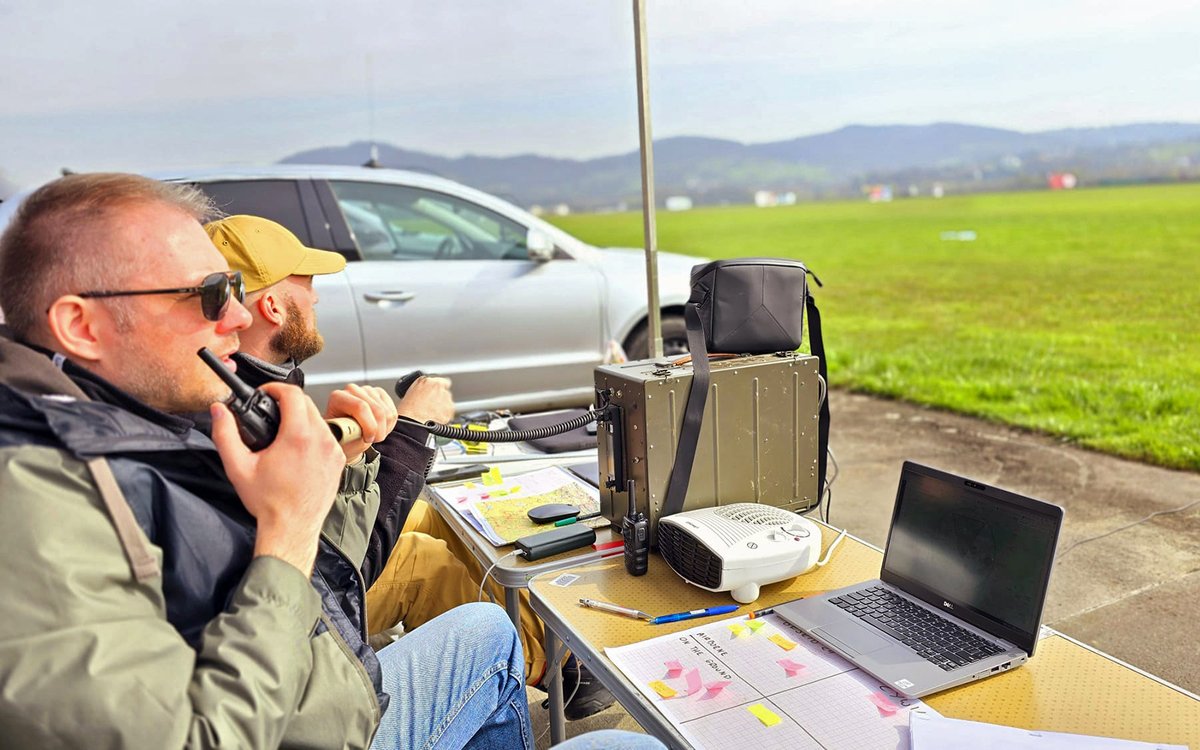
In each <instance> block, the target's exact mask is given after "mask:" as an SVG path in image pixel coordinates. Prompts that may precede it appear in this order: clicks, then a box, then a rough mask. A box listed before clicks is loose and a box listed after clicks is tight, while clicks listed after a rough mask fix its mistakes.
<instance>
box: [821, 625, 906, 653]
mask: <svg viewBox="0 0 1200 750" xmlns="http://www.w3.org/2000/svg"><path fill="white" fill-rule="evenodd" d="M813 633H814V634H819V635H820V636H821V637H822V638H827V639H829V640H831V641H833V642H834V644H835V645H837V646H840V647H841V648H842V649H843V650H844V651H845V652H846V653H847V654H851V655H853V654H869V653H871V652H872V651H878V650H879V649H881V648H886V647H887V646H891V645H892V642H891V641H889V640H888V639H886V638H884V637H883V636H881V635H876V634H875V633H874V632H873V631H872V630H871V628H868V627H866V626H865V625H859V624H858V623H857V622H839V623H837V624H836V625H829V626H826V627H823V628H817V629H816V630H814V631H813Z"/></svg>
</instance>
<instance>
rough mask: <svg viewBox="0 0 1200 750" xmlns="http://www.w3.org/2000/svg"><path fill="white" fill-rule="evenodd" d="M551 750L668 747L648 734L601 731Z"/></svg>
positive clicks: (664, 748) (624, 749) (623, 749)
mask: <svg viewBox="0 0 1200 750" xmlns="http://www.w3.org/2000/svg"><path fill="white" fill-rule="evenodd" d="M551 750H667V748H666V745H664V744H663V743H661V742H659V741H658V740H656V739H654V738H653V737H651V736H650V735H648V734H637V733H635V732H624V731H621V730H619V729H601V730H599V731H597V732H588V733H587V734H581V735H579V736H577V737H572V738H571V739H569V740H567V741H565V742H560V743H558V744H557V745H555V746H554V747H553V748H552V749H551Z"/></svg>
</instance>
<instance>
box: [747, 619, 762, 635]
mask: <svg viewBox="0 0 1200 750" xmlns="http://www.w3.org/2000/svg"><path fill="white" fill-rule="evenodd" d="M763 625H766V623H765V622H763V621H762V620H751V621H750V622H748V623H746V627H748V628H750V629H751V630H752V631H754V632H755V633H757V632H758V629H759V628H761V627H762V626H763Z"/></svg>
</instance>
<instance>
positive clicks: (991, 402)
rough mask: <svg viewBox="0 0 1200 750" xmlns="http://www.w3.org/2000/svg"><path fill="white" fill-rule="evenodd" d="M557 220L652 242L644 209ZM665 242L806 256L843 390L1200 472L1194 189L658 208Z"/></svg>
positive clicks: (582, 230) (592, 233)
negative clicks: (950, 235) (817, 282)
mask: <svg viewBox="0 0 1200 750" xmlns="http://www.w3.org/2000/svg"><path fill="white" fill-rule="evenodd" d="M555 222H556V223H557V224H559V225H560V226H562V227H563V228H564V229H566V230H568V231H570V232H572V233H574V234H576V235H578V236H579V237H581V238H583V239H586V240H588V241H589V242H593V243H595V244H598V245H624V246H632V247H638V246H641V244H642V243H641V237H642V230H641V214H639V213H625V214H608V215H579V216H568V217H562V218H556V219H555ZM962 230H972V231H974V232H976V233H977V239H976V240H975V241H973V242H961V241H944V240H942V239H941V235H942V233H943V232H947V231H962ZM658 242H659V247H660V249H662V250H673V251H677V252H684V253H691V254H695V255H703V256H708V257H710V258H726V257H736V256H775V257H791V258H799V259H801V260H803V261H804V262H805V263H806V264H807V265H808V266H809V268H811V269H813V270H814V271H815V272H816V273H817V275H818V276H820V277H821V280H822V281H823V282H824V283H825V287H824V288H823V289H817V290H816V293H817V295H818V298H817V299H818V302H819V304H820V306H821V312H822V318H823V320H824V323H825V332H826V333H825V341H826V347H827V349H828V354H829V369H830V379H831V380H832V382H833V385H834V386H835V387H836V386H842V387H849V388H853V389H856V390H862V391H867V392H871V393H877V394H882V395H886V396H893V397H896V398H902V399H905V400H908V401H914V402H917V403H922V404H929V405H932V406H938V407H943V408H946V409H951V410H954V411H958V412H962V413H966V414H974V415H977V416H981V417H986V418H989V419H993V420H997V421H1000V422H1005V423H1008V424H1013V425H1019V426H1021V427H1026V428H1030V429H1034V430H1039V431H1042V432H1045V433H1049V434H1053V435H1058V436H1062V437H1065V438H1067V439H1069V440H1070V441H1072V442H1074V443H1077V444H1079V445H1084V446H1088V447H1090V448H1094V449H1097V450H1101V451H1106V452H1110V453H1115V454H1119V455H1122V456H1127V457H1130V458H1135V459H1139V460H1144V461H1149V462H1153V463H1157V464H1161V465H1164V466H1172V467H1178V468H1185V469H1191V470H1200V388H1197V385H1198V384H1200V338H1198V336H1197V322H1198V321H1200V252H1198V250H1200V185H1171V186H1142V187H1129V188H1110V189H1095V190H1078V191H1074V192H1057V193H1052V192H1036V193H1015V194H994V195H978V196H963V197H952V198H943V199H941V200H934V199H930V198H922V199H915V200H903V201H897V202H894V203H889V204H868V203H866V202H865V201H864V202H838V203H814V204H806V205H800V206H794V207H787V208H773V209H757V208H752V207H730V208H714V209H703V210H693V211H688V212H682V213H666V212H660V213H659V214H658ZM835 416H836V415H835Z"/></svg>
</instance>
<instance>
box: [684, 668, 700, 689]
mask: <svg viewBox="0 0 1200 750" xmlns="http://www.w3.org/2000/svg"><path fill="white" fill-rule="evenodd" d="M683 678H684V679H685V680H687V689H688V695H692V694H693V693H696V692H698V691H699V690H700V670H699V669H693V670H691V671H690V672H688V673H687V674H686V675H684V676H683Z"/></svg>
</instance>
